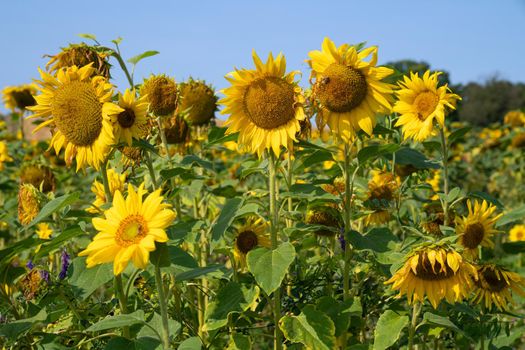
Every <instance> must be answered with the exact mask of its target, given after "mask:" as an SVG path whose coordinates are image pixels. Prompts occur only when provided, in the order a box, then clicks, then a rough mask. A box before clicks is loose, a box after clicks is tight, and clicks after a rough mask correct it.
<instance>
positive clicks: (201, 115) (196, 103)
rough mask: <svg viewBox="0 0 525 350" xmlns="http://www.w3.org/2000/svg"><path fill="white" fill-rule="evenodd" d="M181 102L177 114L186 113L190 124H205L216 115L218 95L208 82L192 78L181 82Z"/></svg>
mask: <svg viewBox="0 0 525 350" xmlns="http://www.w3.org/2000/svg"><path fill="white" fill-rule="evenodd" d="M179 90H180V103H179V104H178V106H177V114H181V113H183V112H185V113H186V115H185V119H186V121H187V122H188V123H189V124H190V125H203V124H206V123H208V122H209V121H210V120H212V119H213V118H214V117H215V111H216V110H217V96H215V91H213V89H212V88H211V87H210V86H208V85H207V84H206V83H204V82H202V81H199V80H193V79H190V80H189V81H188V82H185V83H180V84H179Z"/></svg>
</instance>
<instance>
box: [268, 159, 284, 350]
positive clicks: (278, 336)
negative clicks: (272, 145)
mask: <svg viewBox="0 0 525 350" xmlns="http://www.w3.org/2000/svg"><path fill="white" fill-rule="evenodd" d="M269 153H270V156H269V157H268V171H269V184H268V187H269V191H270V233H271V239H272V249H276V248H277V230H278V225H279V213H278V206H277V190H278V189H277V186H276V177H277V172H276V171H275V168H276V157H275V154H274V153H273V152H272V151H269ZM273 318H274V334H273V348H274V349H275V350H280V349H282V339H283V335H282V333H281V330H280V329H279V320H280V319H281V288H280V287H279V288H277V290H276V291H275V292H274V293H273Z"/></svg>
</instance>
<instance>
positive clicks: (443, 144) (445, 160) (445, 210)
mask: <svg viewBox="0 0 525 350" xmlns="http://www.w3.org/2000/svg"><path fill="white" fill-rule="evenodd" d="M444 129H445V127H443V128H441V129H439V134H440V136H441V153H442V156H443V158H442V163H443V193H444V194H445V197H447V196H448V186H449V184H448V148H447V139H446V137H445V130H444ZM442 202H443V216H444V225H445V226H448V219H449V218H448V216H449V215H448V201H447V200H444V201H442Z"/></svg>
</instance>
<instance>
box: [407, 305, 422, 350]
mask: <svg viewBox="0 0 525 350" xmlns="http://www.w3.org/2000/svg"><path fill="white" fill-rule="evenodd" d="M420 312H421V303H420V302H417V301H415V302H414V305H412V322H411V323H410V328H409V329H408V350H413V349H414V335H415V334H416V326H417V318H418V316H419V313H420Z"/></svg>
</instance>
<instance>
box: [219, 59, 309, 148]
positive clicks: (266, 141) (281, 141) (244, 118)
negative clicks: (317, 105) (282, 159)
mask: <svg viewBox="0 0 525 350" xmlns="http://www.w3.org/2000/svg"><path fill="white" fill-rule="evenodd" d="M252 56H253V62H254V63H255V69H241V70H239V69H236V70H235V71H233V72H231V73H229V74H228V75H227V76H226V77H225V78H226V79H227V80H228V81H229V82H230V83H231V84H232V85H231V86H230V87H228V88H226V89H224V90H222V93H223V94H224V95H226V97H225V98H223V99H222V100H221V101H219V102H220V103H222V104H223V105H224V107H225V108H224V109H223V110H222V111H221V113H222V114H229V115H230V116H229V118H228V120H227V121H226V125H228V130H227V133H228V134H233V133H236V132H239V140H238V143H239V145H240V146H241V147H245V148H246V149H248V150H249V151H250V152H252V153H254V152H257V154H258V155H259V157H260V156H261V155H262V154H263V152H264V150H265V149H268V150H269V149H272V150H273V152H274V153H275V154H276V155H279V154H280V152H281V146H284V147H285V148H287V147H288V143H289V140H293V141H297V139H296V138H295V135H296V134H297V132H298V131H300V130H301V125H300V123H299V122H300V121H301V120H303V119H304V118H305V114H304V110H303V106H302V105H303V103H304V97H303V96H302V94H301V88H300V87H299V86H298V85H297V83H296V82H295V81H294V79H295V76H296V74H298V72H297V71H294V72H290V73H288V74H285V72H286V60H285V58H284V56H283V55H282V54H279V55H278V56H277V57H276V58H275V59H274V58H273V55H272V54H271V53H270V54H269V55H268V60H267V61H266V63H263V62H262V61H261V59H260V58H259V56H257V54H256V53H255V51H253V53H252Z"/></svg>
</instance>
